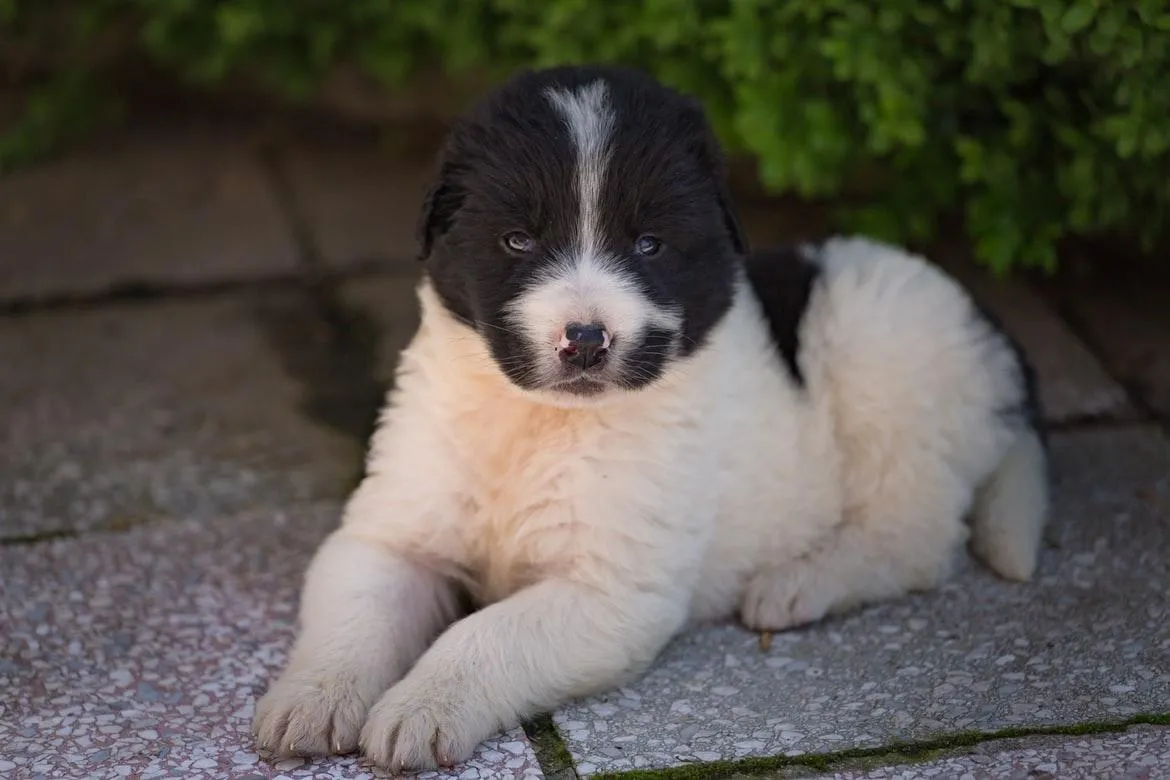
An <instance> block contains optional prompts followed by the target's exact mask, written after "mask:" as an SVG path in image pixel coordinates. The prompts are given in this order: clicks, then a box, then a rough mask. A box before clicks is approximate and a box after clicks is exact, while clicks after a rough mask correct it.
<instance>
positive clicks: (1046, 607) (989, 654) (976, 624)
mask: <svg viewBox="0 0 1170 780" xmlns="http://www.w3.org/2000/svg"><path fill="white" fill-rule="evenodd" d="M1052 451H1053V471H1054V483H1055V487H1054V489H1055V495H1054V509H1053V518H1054V519H1053V523H1052V525H1051V528H1050V534H1049V536H1050V541H1049V544H1048V546H1047V548H1046V549H1045V550H1044V551H1043V554H1042V560H1041V564H1040V569H1039V572H1038V575H1037V577H1036V579H1035V580H1034V581H1033V582H1032V583H1030V584H1023V585H1020V584H1011V583H1007V582H1004V581H1001V580H998V579H996V578H995V577H994V576H993V575H991V574H990V573H989V572H987V571H986V570H985V569H984V568H982V567H981V566H979V565H977V564H975V563H974V562H973V561H972V560H970V558H969V557H967V558H965V559H964V561H963V565H962V567H961V570H960V571H959V572H958V574H957V576H956V577H955V578H954V579H953V580H952V581H950V582H949V583H947V584H946V585H945V586H944V587H943V588H942V589H941V590H939V591H936V592H934V593H931V594H921V595H916V596H911V597H908V598H905V599H902V600H899V601H895V602H890V603H886V604H883V605H879V606H875V607H871V608H869V609H866V610H863V611H861V612H857V613H854V614H852V615H850V616H848V617H843V618H839V619H835V620H829V621H825V622H823V623H821V624H819V625H816V626H813V627H810V628H808V629H804V630H799V631H791V632H785V633H781V634H777V635H775V636H774V637H773V640H772V646H771V648H770V650H768V651H767V652H763V651H761V649H760V643H759V640H758V638H757V637H756V636H755V635H753V634H751V633H749V632H747V631H745V630H744V629H742V628H740V627H738V626H735V625H718V626H711V627H706V628H703V629H697V630H694V631H692V632H690V633H687V634H685V635H684V636H682V637H681V638H679V639H678V640H677V641H676V642H674V643H673V644H672V645H671V646H670V647H669V648H668V649H667V650H666V651H665V652H664V654H663V655H662V657H661V658H660V659H659V661H658V663H657V664H656V665H655V666H654V668H653V669H652V670H651V671H650V672H649V673H648V674H647V675H646V676H645V677H644V678H642V679H641V680H640V681H638V682H637V683H635V684H633V685H631V686H630V687H628V688H624V689H621V690H619V691H616V692H611V693H609V694H606V695H603V696H599V697H596V698H593V699H589V700H585V701H581V702H578V703H574V704H573V705H571V706H568V707H565V708H563V709H562V710H560V711H559V712H558V713H556V715H555V718H554V721H555V723H556V725H557V727H558V729H559V730H560V733H561V734H562V736H563V737H564V738H565V740H566V743H567V746H568V748H569V750H570V752H571V753H572V755H573V757H574V759H575V761H576V762H577V767H578V770H579V771H580V773H581V774H582V775H583V776H589V775H594V774H597V773H601V772H611V771H621V770H628V769H635V768H654V767H669V766H677V765H683V764H690V763H699V762H704V761H715V760H734V759H740V758H745V757H751V756H772V755H799V754H804V753H830V752H836V751H841V750H846V749H850V748H873V747H878V746H881V745H887V744H890V743H892V742H899V741H907V740H921V739H931V738H937V737H939V736H941V735H946V734H948V733H954V732H959V731H971V730H977V731H993V730H996V729H1001V728H1006V727H1022V726H1043V725H1061V724H1072V723H1083V722H1090V721H1093V722H1095V721H1118V720H1124V719H1126V718H1129V717H1132V716H1134V715H1135V714H1139V713H1145V712H1156V713H1167V712H1170V663H1168V661H1170V619H1168V616H1170V444H1168V442H1167V441H1166V439H1165V438H1164V437H1163V436H1162V435H1161V434H1160V433H1159V431H1158V430H1156V429H1152V428H1146V427H1130V428H1122V429H1114V430H1095V431H1079V432H1069V433H1062V434H1059V435H1056V436H1054V437H1053V441H1052Z"/></svg>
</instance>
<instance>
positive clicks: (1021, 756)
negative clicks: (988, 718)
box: [824, 726, 1170, 780]
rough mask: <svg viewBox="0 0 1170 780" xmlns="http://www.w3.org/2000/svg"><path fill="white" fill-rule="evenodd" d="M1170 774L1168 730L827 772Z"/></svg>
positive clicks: (861, 778) (847, 776)
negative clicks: (860, 769)
mask: <svg viewBox="0 0 1170 780" xmlns="http://www.w3.org/2000/svg"><path fill="white" fill-rule="evenodd" d="M1167 776H1170V728H1166V727H1157V726H1135V727H1133V728H1131V729H1129V730H1127V731H1125V732H1122V733H1119V734H1104V735H1099V736H1091V737H1089V736H1086V737H1045V738H1041V739H1022V740H1004V741H1002V742H1000V741H996V742H989V743H985V744H982V745H978V746H976V747H974V748H972V749H971V750H970V751H969V752H967V753H966V754H964V755H961V756H954V757H951V758H944V759H940V760H938V761H929V762H926V763H922V764H912V765H904V764H903V765H897V766H888V767H880V768H877V769H870V770H868V771H843V772H834V773H833V774H826V775H824V777H832V778H834V780H928V778H942V779H945V780H1105V779H1106V778H1108V780H1159V779H1160V778H1164V777H1167Z"/></svg>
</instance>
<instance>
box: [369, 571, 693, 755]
mask: <svg viewBox="0 0 1170 780" xmlns="http://www.w3.org/2000/svg"><path fill="white" fill-rule="evenodd" d="M685 610H686V599H685V597H684V598H673V597H671V596H667V595H664V593H663V592H658V593H653V592H647V591H638V590H634V589H630V590H629V591H628V592H624V591H623V592H613V591H606V590H602V589H601V588H599V587H598V586H597V585H596V584H582V583H578V582H572V581H567V580H546V581H544V582H541V583H539V584H536V585H533V586H531V587H529V588H527V589H525V590H523V591H520V592H519V593H516V594H515V595H513V596H511V597H510V598H508V599H505V600H504V601H501V602H497V603H496V604H493V605H492V606H489V607H487V608H486V609H483V610H481V611H480V612H477V613H475V614H473V615H471V616H469V617H467V618H465V619H463V620H462V621H460V622H458V623H456V624H455V625H454V626H452V627H451V628H450V629H449V630H448V631H447V632H446V633H445V634H444V635H443V636H441V637H440V638H439V639H438V641H436V642H435V644H434V645H433V646H432V647H431V649H430V650H429V651H427V653H426V654H425V655H424V656H423V657H422V658H421V659H420V660H419V662H418V664H417V665H416V666H415V668H414V669H413V670H412V671H411V672H410V674H408V675H407V676H406V678H405V679H404V680H403V681H402V682H400V683H399V684H398V685H396V686H394V687H393V688H391V689H390V691H389V692H388V693H387V694H386V695H385V696H384V697H382V700H381V701H379V702H378V703H377V704H376V705H375V706H374V708H373V710H371V712H370V717H369V720H368V721H367V723H366V726H365V729H364V730H363V732H362V737H361V745H362V752H363V753H365V755H366V756H367V757H368V758H369V759H370V760H372V761H373V762H375V763H377V764H379V765H381V766H384V767H388V768H390V769H391V770H392V771H400V770H402V769H426V768H433V767H435V766H440V765H450V764H453V763H457V762H459V761H462V760H464V759H466V758H467V757H468V756H470V755H471V752H472V750H473V749H474V748H475V746H476V745H477V744H478V743H479V742H480V741H482V740H483V739H485V738H487V737H489V736H491V735H493V734H495V733H497V732H499V731H500V730H502V729H505V728H509V727H512V726H514V725H516V724H517V723H518V722H519V721H520V720H521V719H523V718H525V717H528V716H530V715H533V714H535V713H537V712H541V711H547V710H549V709H552V708H554V707H556V706H557V705H559V704H561V703H563V702H564V701H566V700H568V699H570V698H573V697H577V696H582V695H587V694H590V693H593V692H596V691H599V690H604V689H607V688H610V687H612V686H615V685H619V684H621V682H622V681H624V680H625V679H627V678H628V677H629V676H630V675H633V674H637V673H639V672H640V671H642V670H643V669H645V667H646V666H647V665H648V664H649V663H650V662H651V661H652V660H653V658H654V657H655V655H657V653H658V652H659V650H661V648H662V647H663V645H665V643H666V642H667V641H668V639H669V638H670V637H671V635H672V634H673V633H674V632H675V631H677V630H678V628H679V627H680V625H681V624H682V622H683V619H684V616H685Z"/></svg>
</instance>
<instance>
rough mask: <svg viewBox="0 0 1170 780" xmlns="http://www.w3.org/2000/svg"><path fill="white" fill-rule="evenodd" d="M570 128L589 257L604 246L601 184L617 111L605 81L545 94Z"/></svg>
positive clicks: (583, 245)
mask: <svg viewBox="0 0 1170 780" xmlns="http://www.w3.org/2000/svg"><path fill="white" fill-rule="evenodd" d="M545 94H546V96H547V97H548V100H549V102H550V103H552V104H553V106H554V107H555V108H556V109H557V111H558V112H559V113H560V114H561V117H562V118H563V119H564V120H565V124H566V125H568V127H569V134H570V136H572V139H573V147H574V150H575V152H576V158H577V193H578V196H579V198H580V216H579V222H578V228H577V230H578V232H577V240H578V241H579V242H580V246H579V248H578V251H579V252H580V253H581V254H582V255H584V256H589V255H592V254H594V253H595V252H598V251H599V250H600V247H601V235H600V234H601V224H600V222H601V220H600V215H599V213H598V212H599V209H600V201H601V187H602V184H603V183H604V181H605V174H606V168H607V167H608V166H609V143H610V136H611V135H612V133H613V126H614V111H613V108H612V107H611V106H610V104H609V90H608V89H607V87H606V84H605V82H604V81H600V80H598V81H594V82H593V83H591V84H589V85H587V86H584V87H581V88H579V89H577V90H575V91H569V90H567V89H551V88H550V89H549V90H547V92H546V93H545Z"/></svg>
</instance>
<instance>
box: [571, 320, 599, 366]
mask: <svg viewBox="0 0 1170 780" xmlns="http://www.w3.org/2000/svg"><path fill="white" fill-rule="evenodd" d="M608 349H609V334H608V333H606V332H605V328H604V327H603V326H601V325H596V324H594V325H577V324H575V323H574V324H572V325H568V326H566V327H565V335H564V338H563V339H562V340H561V360H563V361H565V362H566V363H568V364H569V365H570V366H576V367H577V368H580V369H587V368H593V367H594V366H596V365H597V364H599V363H600V362H601V361H602V360H604V359H605V353H606V352H607V351H608Z"/></svg>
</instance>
